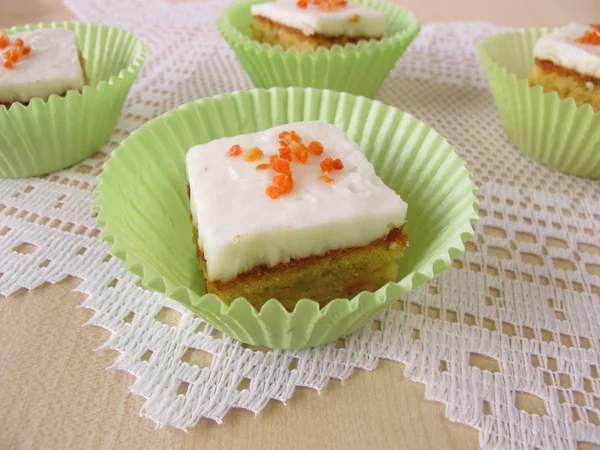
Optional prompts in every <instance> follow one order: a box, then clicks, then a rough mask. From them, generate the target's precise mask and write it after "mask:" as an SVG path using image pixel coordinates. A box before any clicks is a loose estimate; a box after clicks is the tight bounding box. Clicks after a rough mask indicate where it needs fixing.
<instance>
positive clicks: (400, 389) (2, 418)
mask: <svg viewBox="0 0 600 450" xmlns="http://www.w3.org/2000/svg"><path fill="white" fill-rule="evenodd" d="M188 1H190V0H188ZM198 1H202V0H198ZM598 2H599V0H571V1H569V2H567V1H564V0H527V1H524V0H503V1H485V0H453V1H448V0H428V1H419V0H402V4H403V5H405V6H406V7H408V8H410V9H412V10H413V11H414V12H415V13H416V14H417V16H418V17H419V19H420V20H421V22H422V23H427V22H439V21H460V20H487V21H491V22H495V23H498V24H502V25H512V26H543V25H548V26H552V25H561V24H565V23H568V22H580V23H587V22H590V21H592V22H594V21H595V22H598V21H600V4H599V3H598ZM72 18H74V16H73V14H72V13H71V12H70V11H69V10H68V9H67V8H66V7H65V6H64V5H63V4H62V1H61V0H18V1H8V0H2V1H1V2H0V27H8V26H12V25H19V24H24V23H35V22H40V21H52V20H65V19H72ZM77 282H78V280H74V279H68V280H65V281H63V282H61V283H58V284H57V285H54V286H52V285H45V286H43V287H41V288H39V289H36V290H35V291H33V292H31V293H29V292H26V291H20V292H19V293H18V294H16V295H14V296H11V297H9V298H0V349H1V350H0V448H1V449H17V448H19V449H30V448H32V449H33V448H35V449H38V448H44V449H58V448H60V449H67V448H86V449H92V448H94V449H95V448H128V449H136V448H156V449H161V448H169V449H183V448H280V449H281V448H301V447H307V448H343V447H346V448H368V447H372V448H407V449H429V448H457V449H459V448H460V449H469V448H478V446H479V444H478V443H479V440H478V434H477V432H476V431H475V430H473V429H471V428H469V427H467V426H464V425H459V424H453V423H451V422H450V421H448V420H447V419H446V418H445V417H444V407H443V405H440V404H437V403H434V402H430V401H427V400H425V399H424V387H423V386H422V385H420V384H418V383H414V382H411V381H409V380H407V379H405V378H404V377H403V375H402V374H403V370H404V368H403V366H402V365H401V364H399V363H395V362H390V361H382V362H381V363H380V364H379V367H378V368H377V370H375V371H374V372H371V373H366V372H362V371H357V372H356V373H355V374H354V375H353V376H352V377H351V378H350V379H349V380H347V381H346V382H345V383H344V384H343V385H342V384H341V383H340V382H338V381H332V382H331V383H330V384H329V386H328V387H327V388H326V389H325V390H324V391H322V392H321V393H320V394H319V393H317V392H316V391H314V390H311V389H302V388H301V389H297V390H296V392H295V393H294V396H293V397H292V399H291V400H290V401H289V402H288V404H287V405H283V404H281V403H279V402H277V401H272V402H271V403H270V404H269V406H268V407H267V408H266V409H265V410H264V411H263V412H262V413H261V414H259V415H258V416H255V415H254V414H252V413H251V412H248V411H244V410H235V411H232V412H230V413H229V414H228V415H227V416H226V418H225V422H224V424H223V425H217V424H216V423H214V422H211V421H208V420H205V421H201V422H200V424H199V425H198V426H196V427H195V428H194V429H193V430H192V431H191V432H189V433H188V434H186V433H183V432H181V431H177V430H172V429H163V430H155V429H154V424H153V422H151V421H150V420H147V419H142V418H140V417H139V410H140V408H141V406H142V404H143V399H142V398H141V397H137V396H135V395H132V394H130V393H128V386H129V385H131V383H132V382H133V381H134V380H133V378H132V376H131V375H129V374H126V373H124V372H121V371H108V370H106V368H107V367H108V366H109V365H111V363H112V362H113V361H114V359H115V358H116V354H115V353H114V352H109V351H95V349H96V348H97V347H99V346H100V345H101V344H102V343H103V342H104V341H105V340H106V339H107V338H108V336H109V333H108V331H106V330H103V329H100V328H97V327H86V328H83V327H82V326H81V325H82V324H83V323H85V322H86V321H87V320H88V319H89V318H90V317H91V312H90V311H88V310H85V309H76V307H77V306H78V305H79V304H80V303H81V302H82V301H83V298H82V295H81V294H76V293H73V292H72V289H74V287H75V286H77Z"/></svg>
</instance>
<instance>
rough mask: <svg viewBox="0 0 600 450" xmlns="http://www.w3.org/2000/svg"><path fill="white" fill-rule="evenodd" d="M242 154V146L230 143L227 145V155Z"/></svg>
mask: <svg viewBox="0 0 600 450" xmlns="http://www.w3.org/2000/svg"><path fill="white" fill-rule="evenodd" d="M241 154H242V147H240V146H239V145H237V144H236V145H232V146H231V147H229V151H228V152H227V156H240V155H241Z"/></svg>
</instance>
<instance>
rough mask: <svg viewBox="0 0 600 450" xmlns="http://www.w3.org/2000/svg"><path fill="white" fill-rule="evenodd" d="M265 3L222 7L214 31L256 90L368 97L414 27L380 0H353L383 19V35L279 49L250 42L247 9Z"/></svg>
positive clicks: (415, 30) (404, 13)
mask: <svg viewBox="0 0 600 450" xmlns="http://www.w3.org/2000/svg"><path fill="white" fill-rule="evenodd" d="M264 1H265V0H254V1H250V2H244V3H239V4H236V5H233V6H231V7H229V8H227V9H226V10H225V11H224V12H223V14H222V15H221V17H220V18H219V21H218V24H217V25H218V28H219V31H220V32H221V34H222V35H223V37H224V38H225V40H226V41H227V42H228V44H229V45H230V46H231V48H232V49H233V51H234V52H235V54H236V56H237V58H238V60H239V61H240V63H241V64H242V66H243V67H244V69H245V70H246V72H247V73H248V76H249V77H250V79H251V80H252V83H253V84H254V86H255V87H257V88H270V87H277V86H281V87H288V86H299V87H313V88H320V89H332V90H336V91H343V92H349V93H352V94H356V95H363V96H365V97H374V96H375V94H376V93H377V91H378V90H379V88H380V86H381V84H382V83H383V81H384V80H385V78H386V77H387V75H388V74H389V72H390V70H392V68H393V67H394V65H395V64H396V62H397V61H398V59H399V58H400V56H401V55H402V54H403V53H404V51H405V50H406V49H407V48H408V46H409V45H410V43H411V42H412V41H413V39H414V38H415V36H416V35H417V33H418V32H419V23H418V22H417V19H416V18H415V16H414V14H412V13H411V12H409V11H407V10H405V9H403V8H402V7H400V6H398V5H396V4H393V3H391V2H388V1H384V0H357V1H356V3H362V4H365V5H367V6H369V7H371V8H374V9H378V10H380V11H383V12H384V13H385V14H386V17H387V29H386V33H385V37H384V38H383V39H382V40H380V41H377V40H370V41H363V42H359V43H358V44H349V45H345V46H343V47H342V46H339V45H335V46H333V47H332V48H331V49H326V48H323V47H322V48H319V49H318V50H317V51H313V50H312V49H304V50H302V51H298V50H297V49H288V50H283V48H282V47H281V46H279V45H277V46H271V45H268V44H261V43H260V42H257V41H254V40H253V39H252V32H251V29H250V25H251V23H252V20H253V19H252V15H251V13H250V6H251V5H252V4H253V3H262V2H264Z"/></svg>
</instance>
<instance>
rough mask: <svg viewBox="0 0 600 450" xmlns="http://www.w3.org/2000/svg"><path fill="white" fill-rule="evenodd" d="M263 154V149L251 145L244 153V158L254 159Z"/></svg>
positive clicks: (247, 159)
mask: <svg viewBox="0 0 600 450" xmlns="http://www.w3.org/2000/svg"><path fill="white" fill-rule="evenodd" d="M263 156H265V154H264V153H263V151H262V150H261V149H260V148H258V147H252V148H251V149H250V150H248V151H247V152H245V153H244V160H246V161H256V160H257V159H260V158H262V157H263Z"/></svg>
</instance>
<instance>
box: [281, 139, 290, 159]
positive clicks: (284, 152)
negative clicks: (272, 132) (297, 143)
mask: <svg viewBox="0 0 600 450" xmlns="http://www.w3.org/2000/svg"><path fill="white" fill-rule="evenodd" d="M279 143H280V144H282V145H281V147H279V157H280V158H281V159H286V160H288V161H291V160H292V151H291V150H290V148H289V147H288V146H287V144H286V143H285V142H283V141H280V142H279Z"/></svg>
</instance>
